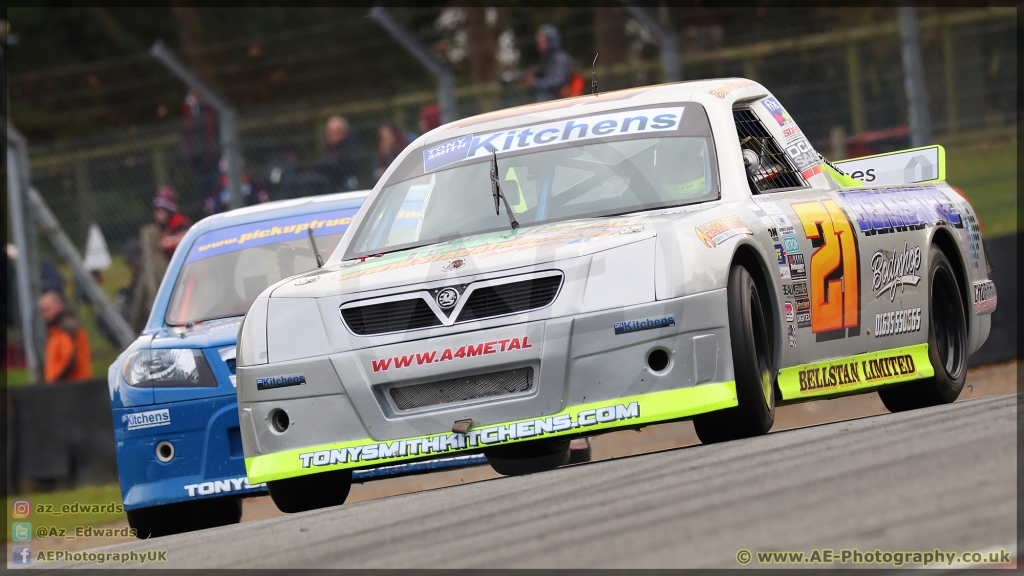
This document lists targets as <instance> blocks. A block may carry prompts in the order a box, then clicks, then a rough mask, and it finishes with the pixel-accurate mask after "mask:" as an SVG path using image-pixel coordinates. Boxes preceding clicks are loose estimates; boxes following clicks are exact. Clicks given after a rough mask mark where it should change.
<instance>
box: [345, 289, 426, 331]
mask: <svg viewBox="0 0 1024 576" xmlns="http://www.w3.org/2000/svg"><path fill="white" fill-rule="evenodd" d="M341 317H342V318H344V319H345V323H346V324H348V327H349V328H350V329H351V330H352V331H353V332H355V333H356V334H359V335H361V336H366V335H370V334H383V333H385V332H398V331H401V330H415V329H416V328H428V327H430V326H440V325H441V320H439V319H438V317H437V316H436V315H435V314H434V311H433V310H431V309H430V306H427V303H426V302H424V301H423V299H422V298H411V299H409V300H395V301H393V302H382V303H380V304H371V305H369V306H359V307H355V308H345V309H343V310H342V311H341Z"/></svg>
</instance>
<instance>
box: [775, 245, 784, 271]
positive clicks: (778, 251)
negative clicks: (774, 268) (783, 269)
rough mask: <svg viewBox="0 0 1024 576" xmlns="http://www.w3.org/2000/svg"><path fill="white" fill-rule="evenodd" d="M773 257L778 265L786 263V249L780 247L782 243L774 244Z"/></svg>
mask: <svg viewBox="0 0 1024 576" xmlns="http://www.w3.org/2000/svg"><path fill="white" fill-rule="evenodd" d="M775 259H776V260H778V262H779V265H780V266H781V265H783V264H785V263H786V249H785V248H783V247H782V244H776V245H775Z"/></svg>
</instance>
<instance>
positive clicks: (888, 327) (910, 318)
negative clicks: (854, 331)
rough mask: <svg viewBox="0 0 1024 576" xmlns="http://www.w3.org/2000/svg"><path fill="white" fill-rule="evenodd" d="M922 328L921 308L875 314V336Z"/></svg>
mask: <svg viewBox="0 0 1024 576" xmlns="http://www.w3.org/2000/svg"><path fill="white" fill-rule="evenodd" d="M919 330H921V309H920V308H909V309H907V310H893V311H891V312H881V313H879V314H875V338H881V337H882V336H895V335H896V334H906V333H908V332H918V331H919Z"/></svg>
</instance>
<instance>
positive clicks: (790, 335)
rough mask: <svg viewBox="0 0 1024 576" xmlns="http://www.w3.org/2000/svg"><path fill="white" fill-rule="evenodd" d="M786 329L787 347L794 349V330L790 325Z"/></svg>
mask: <svg viewBox="0 0 1024 576" xmlns="http://www.w3.org/2000/svg"><path fill="white" fill-rule="evenodd" d="M786 328H787V330H788V332H789V347H790V348H796V328H793V325H792V324H790V325H789V326H786Z"/></svg>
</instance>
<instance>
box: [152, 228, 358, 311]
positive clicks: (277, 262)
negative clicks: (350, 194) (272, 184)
mask: <svg viewBox="0 0 1024 576" xmlns="http://www.w3.org/2000/svg"><path fill="white" fill-rule="evenodd" d="M357 211H358V208H348V209H344V210H334V211H331V212H321V213H318V214H306V215H302V216H292V217H288V218H278V219H274V220H264V221H262V222H252V223H249V224H241V225H239V226H232V227H230V228H221V229H220V230H212V231H210V232H207V233H206V234H203V235H202V236H200V237H199V238H196V241H195V242H194V243H193V244H192V247H191V248H190V249H189V252H188V256H186V258H185V265H184V266H183V267H182V269H181V272H180V273H179V274H178V278H177V280H176V281H175V284H174V291H173V292H172V293H171V302H170V305H169V306H168V307H167V315H166V317H165V320H166V322H167V324H169V325H182V324H189V323H195V322H203V321H206V320H213V319H215V318H225V317H228V316H241V315H242V314H245V312H246V310H248V309H249V306H250V305H252V302H253V300H255V299H256V297H257V296H259V294H260V292H263V290H265V289H266V288H267V286H270V285H271V284H274V283H275V282H278V281H279V280H281V279H283V278H287V277H289V276H294V275H295V274H301V273H303V272H307V271H309V270H313V269H315V268H316V267H317V264H316V256H315V255H314V254H313V246H312V244H311V243H310V241H309V232H308V231H309V230H310V229H312V230H313V235H314V237H315V238H316V243H317V248H318V249H319V250H320V255H321V256H323V257H324V258H325V259H326V258H329V257H330V255H331V253H332V252H333V251H334V249H335V247H337V245H338V242H339V241H340V240H341V236H342V234H343V233H344V232H345V230H346V229H347V228H348V226H349V224H350V223H351V222H352V216H354V215H355V213H356V212H357Z"/></svg>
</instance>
